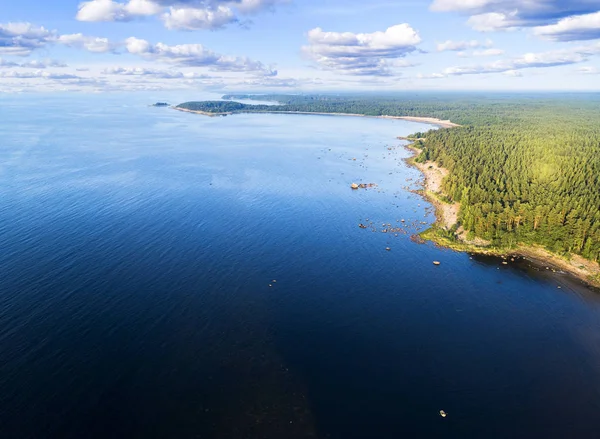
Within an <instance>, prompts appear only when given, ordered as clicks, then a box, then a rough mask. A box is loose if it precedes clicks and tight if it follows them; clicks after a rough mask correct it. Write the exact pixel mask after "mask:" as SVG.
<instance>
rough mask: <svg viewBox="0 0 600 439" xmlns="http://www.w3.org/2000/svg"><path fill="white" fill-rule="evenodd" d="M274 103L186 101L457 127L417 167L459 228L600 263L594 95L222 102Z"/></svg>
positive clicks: (599, 118)
mask: <svg viewBox="0 0 600 439" xmlns="http://www.w3.org/2000/svg"><path fill="white" fill-rule="evenodd" d="M224 98H225V99H260V100H263V101H276V102H279V103H280V104H279V105H274V106H268V105H247V104H240V103H236V102H231V101H226V102H222V101H216V102H206V103H201V102H190V103H186V104H182V105H181V106H182V107H183V108H188V109H192V110H194V109H195V110H202V111H207V112H233V113H235V112H266V111H303V112H329V113H356V114H365V115H373V116H379V115H389V116H428V117H437V118H440V119H450V120H452V121H453V122H456V123H459V124H461V125H463V126H461V127H459V128H452V129H440V130H432V131H430V132H428V133H423V134H425V137H426V138H427V140H426V142H425V143H422V142H419V143H420V144H421V147H422V152H421V154H420V156H419V157H418V159H417V160H420V161H424V160H434V161H436V162H438V163H439V164H440V165H442V166H444V167H446V168H447V169H448V170H449V171H450V175H449V176H448V177H447V178H446V180H445V181H444V190H445V192H446V193H447V194H448V196H449V197H450V198H451V199H452V200H454V201H457V202H460V203H461V212H460V215H459V221H460V224H461V225H462V226H463V227H464V228H465V229H466V230H467V231H468V232H470V235H471V236H478V237H481V238H484V239H487V240H490V241H492V243H493V244H494V245H496V246H501V247H512V246H514V245H516V244H517V243H535V244H540V245H543V246H545V247H546V248H548V249H550V250H552V251H554V252H557V253H563V254H564V253H576V254H580V255H582V256H584V257H586V258H588V259H591V260H594V261H600V96H599V95H594V94H586V95H583V94H582V95H567V94H565V95H541V94H540V95H493V96H491V97H489V96H488V97H482V96H481V95H479V96H476V95H458V94H456V95H453V94H446V95H442V96H434V95H431V94H424V95H423V96H415V95H414V94H413V95H404V96H403V95H394V96H383V97H382V96H373V95H363V96H351V95H347V96H342V95H335V96H334V95H313V96H305V95H294V96H289V95H288V96H286V95H263V96H239V95H238V96H225V97H224Z"/></svg>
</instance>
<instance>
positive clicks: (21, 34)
mask: <svg viewBox="0 0 600 439" xmlns="http://www.w3.org/2000/svg"><path fill="white" fill-rule="evenodd" d="M54 44H60V45H64V46H67V47H74V48H77V49H84V50H87V51H89V52H95V53H105V52H110V51H114V50H115V49H116V48H117V45H116V44H113V43H112V42H110V41H109V40H108V39H107V38H97V37H90V36H86V35H83V34H70V35H59V34H58V33H57V32H56V31H50V30H48V29H46V28H44V27H42V26H35V25H33V24H31V23H8V24H0V54H7V55H19V56H28V55H30V54H31V53H32V52H33V51H34V50H39V49H43V48H46V47H48V46H50V45H54ZM34 67H35V66H34ZM49 67H58V66H49Z"/></svg>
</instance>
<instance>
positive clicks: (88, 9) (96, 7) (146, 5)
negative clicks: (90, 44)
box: [76, 0, 162, 21]
mask: <svg viewBox="0 0 600 439" xmlns="http://www.w3.org/2000/svg"><path fill="white" fill-rule="evenodd" d="M161 10H162V8H161V7H160V6H159V5H158V4H156V3H155V2H153V1H149V0H130V1H129V2H128V3H126V4H125V3H117V2H114V1H112V0H91V1H86V2H83V3H81V4H80V5H79V11H78V12H77V15H76V18H77V20H79V21H128V20H131V19H132V18H134V17H136V16H149V15H156V14H158V13H160V12H161Z"/></svg>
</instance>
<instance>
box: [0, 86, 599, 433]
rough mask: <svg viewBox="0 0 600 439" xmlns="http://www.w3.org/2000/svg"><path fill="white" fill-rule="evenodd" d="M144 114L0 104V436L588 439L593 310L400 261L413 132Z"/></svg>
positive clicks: (483, 261)
mask: <svg viewBox="0 0 600 439" xmlns="http://www.w3.org/2000/svg"><path fill="white" fill-rule="evenodd" d="M181 100H182V101H183V100H184V99H181ZM154 101H156V99H150V100H147V101H144V100H143V99H142V98H139V97H138V98H132V97H127V98H125V97H118V96H110V97H86V98H82V97H61V98H58V97H51V96H50V97H44V98H40V99H38V98H35V99H34V98H32V97H31V96H29V97H28V96H20V97H10V98H3V102H2V103H3V105H2V107H0V116H1V117H0V132H1V133H2V137H1V140H0V187H2V188H3V189H2V203H0V245H1V247H0V248H2V251H1V252H0V407H1V408H2V409H1V411H0V435H1V437H3V438H5V437H7V438H83V437H85V438H108V437H114V438H118V437H126V438H132V437H144V438H148V437H157V438H164V437H173V438H203V439H204V438H207V439H208V438H306V437H317V438H340V439H347V438H398V437H447V438H466V437H481V438H537V437H544V438H554V437H556V438H565V437H576V438H596V437H598V436H597V435H598V431H600V430H599V429H600V418H599V417H598V412H599V410H600V300H599V299H600V294H598V292H595V291H592V290H590V289H588V288H586V287H585V286H583V285H581V283H580V282H578V281H576V280H574V279H571V278H569V277H567V276H565V275H560V274H553V273H547V272H544V271H542V272H540V271H537V270H535V267H532V266H531V265H530V264H529V263H528V262H527V261H518V262H516V263H514V264H510V265H509V266H504V265H502V264H501V261H499V260H497V259H494V258H481V257H474V258H472V259H471V258H470V257H469V255H465V254H458V253H454V252H451V251H447V250H440V249H437V248H435V247H434V246H433V245H430V244H426V245H419V244H416V243H414V242H412V241H411V240H410V236H411V234H413V233H415V232H416V231H418V230H421V229H422V228H425V227H427V225H425V224H421V222H427V223H430V222H431V221H433V220H434V217H433V214H432V213H431V209H430V206H429V205H428V204H427V203H426V202H425V201H423V200H422V199H421V198H420V197H419V196H418V195H416V194H413V193H411V192H409V191H408V190H406V189H404V188H405V187H407V186H408V187H411V188H415V187H417V186H418V185H417V183H416V181H417V180H418V179H419V178H420V174H419V172H418V171H416V170H415V169H411V168H408V167H407V166H406V165H405V164H404V162H403V160H402V159H403V158H406V157H407V156H408V154H409V153H408V152H407V151H406V150H405V149H404V148H402V147H401V144H402V142H400V141H398V140H395V138H396V136H401V135H407V134H409V133H411V132H413V131H423V129H424V125H422V124H416V123H412V122H407V121H397V120H394V121H392V120H380V119H368V118H352V117H347V118H346V117H334V116H295V115H249V114H248V115H236V116H231V117H225V118H206V117H201V116H197V115H193V114H185V113H181V112H176V111H172V110H169V109H165V108H153V107H147V106H146V104H148V103H152V102H154ZM169 102H171V101H169ZM388 148H391V149H388ZM353 159H356V160H353ZM352 182H356V183H376V184H378V187H377V188H372V189H368V190H358V191H352V190H351V189H350V188H349V186H350V184H351V183H352ZM402 219H404V220H405V222H404V223H402V222H401V221H400V220H402ZM359 223H365V224H368V225H369V228H367V229H360V228H359V227H358V224H359ZM384 224H385V226H384ZM387 224H391V225H392V226H388V225H387ZM390 228H399V229H401V231H399V232H398V233H397V235H398V236H395V234H396V233H382V230H383V229H388V230H389V229H390ZM386 247H389V248H390V251H386ZM433 260H439V261H441V262H442V264H441V266H439V267H435V266H434V265H433V264H432V261H433ZM275 281H276V282H275ZM558 286H561V289H558V288H557V287H558ZM440 410H445V411H446V412H447V413H448V417H447V418H445V419H444V418H441V417H440V415H439V411H440Z"/></svg>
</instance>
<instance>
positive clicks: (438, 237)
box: [406, 144, 600, 288]
mask: <svg viewBox="0 0 600 439" xmlns="http://www.w3.org/2000/svg"><path fill="white" fill-rule="evenodd" d="M406 148H407V149H409V150H410V151H412V152H413V153H414V154H413V156H412V157H410V158H408V159H406V162H407V163H408V164H409V165H410V166H414V167H416V168H417V169H419V170H420V171H421V173H422V174H423V175H424V181H423V190H422V191H421V195H422V196H423V198H425V199H426V200H427V201H429V202H430V203H431V204H432V205H433V206H434V208H435V216H436V221H435V223H433V224H432V226H431V228H429V229H428V230H425V231H424V232H422V233H421V234H420V235H419V236H421V238H422V239H424V240H425V241H431V242H433V243H434V244H436V245H438V246H440V247H442V248H448V249H451V250H454V251H458V252H462V253H471V254H479V255H486V256H497V257H500V258H502V259H504V260H505V262H508V263H509V260H510V259H509V258H512V257H514V256H520V257H522V258H524V259H527V260H529V261H531V262H533V263H534V264H536V265H539V266H540V268H541V267H545V268H546V270H552V271H553V272H556V271H562V272H565V273H568V274H570V275H571V276H573V277H575V278H577V279H578V280H580V281H582V282H584V283H585V284H587V285H589V286H591V287H594V288H600V264H598V263H597V262H594V261H590V260H587V259H585V258H583V257H582V256H579V255H576V254H572V255H570V257H569V258H566V257H562V256H560V255H557V254H555V253H552V252H550V251H548V250H546V249H545V248H543V247H542V246H539V245H524V244H518V245H517V246H516V247H515V248H514V249H502V248H498V247H492V246H491V243H490V242H487V241H485V240H483V239H481V238H474V239H473V240H471V241H469V240H467V239H466V232H465V230H464V229H463V228H462V227H460V228H458V230H457V231H456V233H454V232H453V231H452V229H453V227H454V226H455V225H456V224H457V222H458V212H459V210H460V203H456V202H454V203H452V204H450V203H447V202H445V201H444V200H443V197H445V196H446V195H445V194H444V193H443V192H442V191H441V179H442V178H443V177H445V176H446V175H448V173H449V171H448V170H447V169H445V168H441V167H440V166H438V165H437V164H436V163H434V162H431V161H429V162H425V163H417V162H415V160H414V159H415V158H416V157H417V155H418V154H419V153H420V150H419V149H418V148H416V147H415V146H412V144H409V145H406ZM450 233H452V235H453V236H454V239H452V238H450V237H449V234H450Z"/></svg>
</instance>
